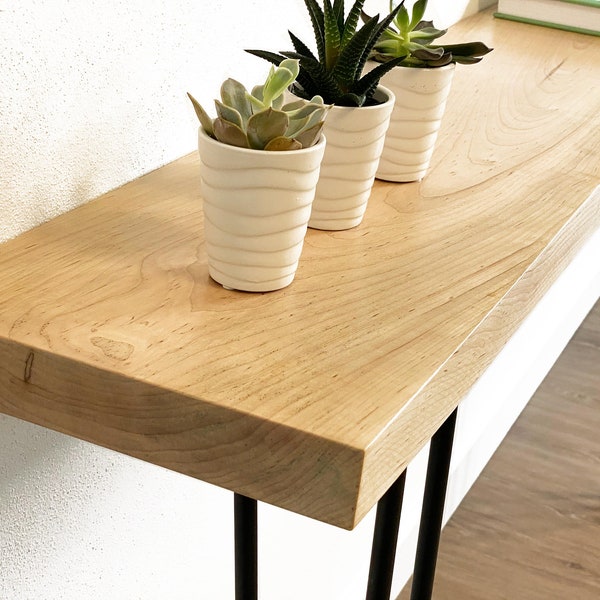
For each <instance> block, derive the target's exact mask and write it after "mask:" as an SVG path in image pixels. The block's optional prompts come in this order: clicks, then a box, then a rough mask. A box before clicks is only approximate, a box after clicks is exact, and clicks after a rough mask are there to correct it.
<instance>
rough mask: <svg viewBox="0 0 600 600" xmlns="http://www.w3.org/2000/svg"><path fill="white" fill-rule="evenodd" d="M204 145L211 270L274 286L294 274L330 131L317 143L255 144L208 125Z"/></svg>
mask: <svg viewBox="0 0 600 600" xmlns="http://www.w3.org/2000/svg"><path fill="white" fill-rule="evenodd" d="M198 150H199V153H200V163H201V170H200V174H201V189H202V198H203V210H204V233H205V238H206V250H207V253H208V271H209V274H210V276H211V277H212V278H213V279H214V280H215V281H217V282H218V283H220V284H221V285H223V287H226V288H231V289H236V290H243V291H247V292H268V291H272V290H278V289H281V288H283V287H285V286H287V285H289V284H290V283H291V282H292V280H293V279H294V275H295V274H296V269H297V267H298V260H299V258H300V253H301V252H302V245H303V243H304V236H305V234H306V228H307V224H308V219H309V217H310V211H311V206H312V202H313V198H314V194H315V186H316V185H317V181H318V178H319V167H320V164H321V160H322V158H323V152H324V150H325V138H324V137H322V139H321V140H320V141H319V143H318V144H316V145H315V146H312V147H311V148H303V149H302V150H289V151H284V152H267V151H264V150H248V149H245V148H237V147H235V146H228V145H226V144H222V143H221V142H218V141H216V140H214V139H212V138H211V137H209V136H208V135H206V133H205V132H204V130H203V129H202V128H201V127H200V128H199V133H198Z"/></svg>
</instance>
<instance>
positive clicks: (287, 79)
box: [188, 59, 331, 151]
mask: <svg viewBox="0 0 600 600" xmlns="http://www.w3.org/2000/svg"><path fill="white" fill-rule="evenodd" d="M298 71H299V61H298V60H295V59H286V60H284V61H281V64H279V66H278V67H277V68H275V67H271V70H270V71H269V75H268V76H267V79H266V81H265V83H264V84H263V85H258V86H255V87H254V88H253V89H252V92H248V90H246V88H245V87H244V86H243V85H242V84H241V83H240V82H239V81H236V80H235V79H227V80H226V81H224V82H223V85H222V86H221V99H220V100H215V107H216V111H217V117H216V118H215V119H212V118H211V117H210V116H209V115H208V114H207V112H206V111H205V110H204V109H203V108H202V106H201V105H200V103H199V102H198V101H197V100H196V99H195V98H194V97H193V96H192V95H191V94H189V93H188V96H189V98H190V100H191V101H192V105H193V106H194V110H195V111H196V115H197V116H198V119H199V120H200V124H201V126H202V128H203V129H204V131H205V132H206V133H207V134H208V135H209V136H210V137H212V138H214V139H216V140H218V141H220V142H223V143H224V144H228V145H230V146H239V147H241V148H252V149H255V150H274V151H275V150H278V151H280V150H300V149H302V148H309V147H310V146H313V145H314V144H316V143H317V142H318V141H319V139H320V136H321V130H322V128H323V123H324V119H325V116H326V114H327V111H328V110H329V109H330V108H331V107H330V106H328V105H326V104H324V102H323V98H321V97H320V96H314V97H312V98H311V99H310V101H306V100H303V99H300V100H297V101H294V102H290V103H287V104H284V97H283V94H284V92H285V90H286V89H287V88H288V87H289V86H290V85H291V84H292V83H293V82H294V81H295V79H296V77H297V76H298Z"/></svg>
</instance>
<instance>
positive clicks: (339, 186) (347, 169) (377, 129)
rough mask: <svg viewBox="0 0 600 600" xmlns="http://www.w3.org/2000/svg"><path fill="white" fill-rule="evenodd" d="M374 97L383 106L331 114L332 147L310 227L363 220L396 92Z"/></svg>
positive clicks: (346, 224) (329, 134) (328, 130)
mask: <svg viewBox="0 0 600 600" xmlns="http://www.w3.org/2000/svg"><path fill="white" fill-rule="evenodd" d="M375 98H376V99H377V100H379V101H380V102H381V103H380V104H377V105H373V106H362V107H360V108H351V107H346V106H334V107H333V108H332V109H331V110H330V111H329V113H328V115H327V119H326V120H325V126H324V128H323V133H324V134H325V137H326V138H327V147H326V149H325V156H324V157H323V163H322V165H321V175H320V177H319V183H318V185H317V191H316V193H315V200H314V202H313V208H312V214H311V217H310V221H309V223H308V226H309V227H313V228H315V229H326V230H330V231H333V230H340V229H350V228H351V227H356V225H359V224H360V222H361V221H362V219H363V216H364V214H365V210H366V208H367V201H368V200H369V196H370V194H371V188H372V187H373V181H374V179H375V172H376V171H377V165H378V163H379V157H380V155H381V151H382V149H383V142H384V139H385V132H386V130H387V127H388V123H389V119H390V115H391V112H392V108H393V106H394V95H393V93H392V92H390V91H389V90H387V89H386V88H384V87H381V86H380V87H379V88H378V90H377V92H376V96H375Z"/></svg>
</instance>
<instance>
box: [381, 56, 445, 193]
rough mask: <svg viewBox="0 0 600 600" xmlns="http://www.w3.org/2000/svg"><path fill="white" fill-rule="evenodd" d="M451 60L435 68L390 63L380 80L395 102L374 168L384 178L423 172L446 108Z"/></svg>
mask: <svg viewBox="0 0 600 600" xmlns="http://www.w3.org/2000/svg"><path fill="white" fill-rule="evenodd" d="M453 76H454V64H450V65H447V66H445V67H439V68H435V69H421V68H410V67H402V66H399V67H394V68H393V69H392V70H391V71H388V73H386V74H385V75H384V76H383V78H382V79H381V82H382V83H383V84H384V85H385V86H386V87H388V88H389V89H391V90H392V92H394V95H395V96H396V102H395V105H394V110H393V111H392V116H391V119H390V125H389V128H388V132H387V135H386V139H385V146H384V148H383V152H382V154H381V160H380V161H379V167H378V169H377V175H376V176H377V178H378V179H384V180H386V181H419V180H420V179H422V178H423V177H424V176H425V173H426V172H427V169H428V168H429V162H430V161H431V155H432V154H433V148H434V146H435V141H436V139H437V135H438V131H439V129H440V125H441V122H442V116H443V114H444V111H445V109H446V100H447V99H448V94H449V93H450V88H451V85H452V78H453Z"/></svg>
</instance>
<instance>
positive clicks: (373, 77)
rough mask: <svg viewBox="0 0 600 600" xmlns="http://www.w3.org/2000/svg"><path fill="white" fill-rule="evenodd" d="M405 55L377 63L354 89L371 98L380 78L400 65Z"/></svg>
mask: <svg viewBox="0 0 600 600" xmlns="http://www.w3.org/2000/svg"><path fill="white" fill-rule="evenodd" d="M405 58H406V57H405V56H398V57H396V58H393V59H392V60H388V61H387V62H384V63H382V64H379V65H377V66H376V67H375V68H374V69H373V70H371V71H369V72H368V73H367V74H366V75H364V76H363V77H361V79H360V80H359V81H357V82H356V84H355V85H354V86H353V88H352V91H353V92H355V93H357V94H361V95H364V96H365V98H366V99H369V98H370V97H371V96H372V95H373V94H374V93H375V90H376V89H377V85H378V84H379V80H380V79H381V78H382V77H383V76H384V75H385V74H386V73H387V72H388V71H391V70H392V69H393V68H394V67H396V66H398V65H399V64H400V63H401V62H402V61H403V60H405Z"/></svg>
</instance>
